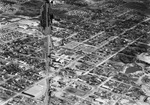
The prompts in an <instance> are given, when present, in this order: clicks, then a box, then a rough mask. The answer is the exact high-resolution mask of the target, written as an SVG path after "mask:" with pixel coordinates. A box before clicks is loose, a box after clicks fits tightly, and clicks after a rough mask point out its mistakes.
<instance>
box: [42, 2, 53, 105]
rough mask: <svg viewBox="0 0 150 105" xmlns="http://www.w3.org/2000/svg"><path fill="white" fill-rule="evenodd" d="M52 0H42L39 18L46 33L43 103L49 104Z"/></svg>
mask: <svg viewBox="0 0 150 105" xmlns="http://www.w3.org/2000/svg"><path fill="white" fill-rule="evenodd" d="M51 6H52V1H50V0H44V4H43V5H42V8H41V19H40V24H41V27H42V31H43V34H44V35H46V41H45V42H44V43H45V45H44V47H45V49H44V50H45V52H44V53H45V62H46V75H47V79H46V85H47V86H46V92H45V99H44V105H50V98H51V86H50V85H51V83H50V82H51V78H50V77H49V74H50V68H51V67H50V66H51V65H52V59H51V54H52V50H53V47H54V46H53V42H52V38H51V35H52V19H53V13H52V7H51Z"/></svg>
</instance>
